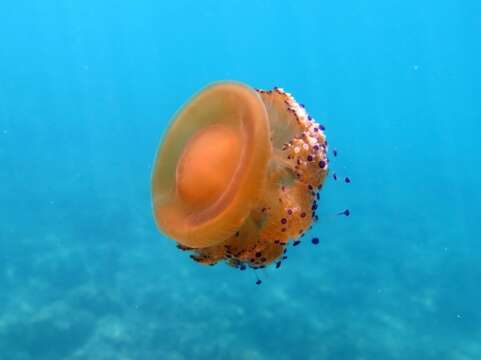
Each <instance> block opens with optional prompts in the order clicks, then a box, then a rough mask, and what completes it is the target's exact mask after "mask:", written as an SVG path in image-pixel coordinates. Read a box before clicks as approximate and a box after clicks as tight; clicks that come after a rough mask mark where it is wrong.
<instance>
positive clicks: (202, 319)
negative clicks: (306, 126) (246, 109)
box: [0, 0, 481, 360]
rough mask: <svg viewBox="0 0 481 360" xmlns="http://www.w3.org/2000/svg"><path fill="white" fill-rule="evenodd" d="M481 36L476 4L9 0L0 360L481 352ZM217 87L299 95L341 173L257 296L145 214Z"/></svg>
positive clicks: (437, 358) (4, 56)
mask: <svg viewBox="0 0 481 360" xmlns="http://www.w3.org/2000/svg"><path fill="white" fill-rule="evenodd" d="M480 38H481V2H479V1H476V0H472V1H470V0H444V1H443V0H442V1H434V0H428V1H414V0H405V1H401V0H388V1H381V0H373V1H356V0H346V1H338V2H335V1H329V2H327V1H315V0H311V1H307V0H306V1H302V0H301V1H295V2H294V1H292V2H288V1H274V0H259V1H252V2H249V1H240V0H235V1H234V0H229V1H213V0H205V1H197V2H195V1H186V0H176V1H172V2H164V1H154V0H138V1H135V2H134V1H92V0H86V1H72V0H67V1H52V0H46V1H34V0H30V1H27V0H16V1H3V2H2V3H1V4H0V219H1V221H0V359H2V360H3V359H6V360H10V359H12V360H16V359H18V360H27V359H40V360H43V359H49V360H50V359H146V360H149V359H167V360H169V359H175V360H181V359H189V360H190V359H248V360H251V359H252V360H258V359H276V360H284V359H312V360H314V359H315V360H318V359H328V360H350V359H354V360H367V359H369V360H371V359H382V360H398V359H409V360H413V359H429V360H431V359H432V360H444V359H446V360H447V359H449V360H451V359H453V360H478V359H481V340H480V339H481V307H480V305H479V304H480V301H481V286H480V283H481V261H480V259H481V242H480V240H481V226H480V221H481V217H480V210H479V204H480V203H481V191H480V189H479V183H480V182H481V161H480V158H479V157H480V154H481V145H480V140H479V133H480V132H481V65H480V64H481V41H480V40H479V39H480ZM220 79H234V80H239V81H243V82H246V83H248V84H250V85H252V86H255V87H259V88H272V87H273V86H276V85H277V86H282V87H283V88H285V89H286V90H287V91H289V92H292V93H293V94H294V95H295V97H296V98H297V99H298V100H299V101H300V102H302V103H304V104H305V105H306V107H307V109H308V111H309V112H310V114H311V115H313V116H314V117H315V118H316V119H317V120H319V121H320V122H322V123H323V124H325V125H326V127H327V130H326V131H327V136H328V138H329V142H330V145H331V148H332V147H335V148H337V149H338V151H339V156H338V157H337V158H336V159H335V161H334V162H333V163H332V167H333V169H335V170H336V172H337V173H338V174H339V175H340V176H346V175H347V176H349V177H350V178H351V179H352V183H351V184H349V185H346V184H343V183H342V182H340V181H338V182H335V181H333V180H332V179H331V180H329V181H328V183H327V184H326V186H325V188H324V190H323V191H322V193H321V201H320V209H319V216H320V220H319V222H318V223H317V224H316V226H315V227H314V228H313V230H312V231H311V233H310V234H309V235H308V237H309V236H314V235H317V236H319V238H320V239H321V242H320V244H319V245H317V246H313V245H311V244H310V243H308V241H304V242H303V243H302V244H301V245H300V246H298V247H296V248H295V249H292V250H290V252H289V254H290V256H289V259H288V261H287V262H286V263H285V264H283V266H282V267H281V268H280V269H278V270H274V269H266V271H265V272H259V276H261V278H262V279H263V283H262V284H261V285H260V286H256V285H255V275H254V273H253V271H246V272H239V271H236V270H233V269H231V268H228V267H227V266H225V265H217V266H215V267H203V266H200V265H198V264H196V263H194V262H192V261H191V260H190V259H189V258H188V256H187V255H186V254H185V253H182V252H179V251H178V249H176V248H175V243H174V242H173V241H170V240H168V239H166V238H164V237H163V236H162V235H160V234H159V233H158V231H157V230H156V228H155V225H154V222H153V219H152V217H151V208H150V173H151V166H152V161H153V158H154V155H155V151H156V149H157V145H158V142H159V139H160V135H161V133H162V132H163V131H164V130H165V128H166V126H167V123H168V121H169V118H170V117H171V115H172V114H173V113H174V112H175V111H176V109H177V108H178V107H179V106H181V104H182V103H183V102H184V101H185V100H186V99H187V98H189V97H190V96H191V95H192V94H193V93H194V92H195V91H197V90H198V89H200V88H201V87H203V86H204V85H206V84H208V83H210V82H212V81H215V80H220ZM344 208H349V209H350V210H351V212H352V215H351V216H350V217H339V216H335V214H336V212H337V211H340V210H342V209H344Z"/></svg>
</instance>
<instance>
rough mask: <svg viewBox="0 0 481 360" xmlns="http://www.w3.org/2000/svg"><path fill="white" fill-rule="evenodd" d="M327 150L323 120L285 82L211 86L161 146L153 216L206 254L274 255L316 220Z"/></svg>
mask: <svg viewBox="0 0 481 360" xmlns="http://www.w3.org/2000/svg"><path fill="white" fill-rule="evenodd" d="M326 152H327V143H326V140H325V136H324V132H323V130H322V128H321V127H320V126H319V125H318V124H317V123H315V122H314V120H312V119H311V118H310V117H309V116H308V115H307V113H306V112H305V110H304V108H303V107H302V106H300V105H299V104H297V103H296V102H295V100H294V98H293V97H292V96H290V95H289V94H288V93H286V92H284V91H283V90H282V89H279V88H275V89H274V90H273V91H262V90H255V89H252V88H250V87H248V86H246V85H243V84H240V83H234V82H221V83H216V84H214V85H211V86H208V87H206V88H205V89H203V90H202V91H201V92H199V93H198V94H197V95H195V96H194V97H193V98H192V99H191V100H190V101H189V102H188V103H187V104H186V105H185V106H184V107H183V108H182V109H181V110H180V111H179V112H178V114H176V116H175V117H174V119H173V121H172V123H171V125H170V128H169V129H168V130H167V133H166V134H165V136H164V139H163V142H162V144H161V145H160V148H159V151H158V154H157V158H156V160H155V164H154V170H153V176H152V203H153V210H154V217H155V220H156V222H157V225H158V227H159V228H160V230H161V231H163V232H164V233H165V234H166V235H167V236H169V237H171V238H172V239H174V240H175V241H177V243H178V245H179V247H180V248H181V249H183V250H189V251H192V252H193V254H192V258H193V259H194V260H197V261H199V262H201V263H207V264H214V263H216V262H218V261H220V260H226V261H227V262H228V263H229V264H230V265H233V266H240V265H242V264H244V263H246V264H248V265H250V266H253V267H259V266H264V265H266V264H269V263H271V262H272V261H274V260H276V259H277V258H279V257H280V256H282V254H283V251H284V247H285V245H286V244H287V243H288V241H289V240H290V239H295V238H297V237H298V236H299V235H300V234H302V233H303V232H304V231H305V230H306V229H307V228H308V227H309V226H310V225H311V223H312V220H313V216H314V212H313V210H315V208H316V207H317V205H316V200H315V195H316V193H315V191H316V190H317V189H319V188H320V186H321V185H322V183H323V181H324V178H325V176H326V174H327V168H328V162H327V158H326Z"/></svg>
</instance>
